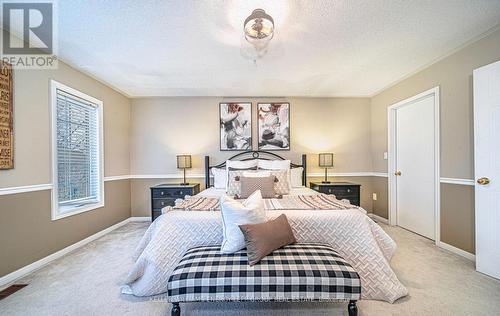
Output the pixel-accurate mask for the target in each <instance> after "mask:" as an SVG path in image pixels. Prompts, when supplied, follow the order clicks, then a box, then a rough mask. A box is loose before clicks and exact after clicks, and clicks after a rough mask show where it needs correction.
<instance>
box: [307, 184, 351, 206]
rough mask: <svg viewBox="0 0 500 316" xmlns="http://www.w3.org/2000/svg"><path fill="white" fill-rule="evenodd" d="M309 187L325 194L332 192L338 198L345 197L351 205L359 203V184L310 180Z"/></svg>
mask: <svg viewBox="0 0 500 316" xmlns="http://www.w3.org/2000/svg"><path fill="white" fill-rule="evenodd" d="M309 187H310V188H311V189H313V190H314V191H318V192H321V193H325V194H333V195H335V197H336V198H337V199H338V200H343V199H347V200H349V201H350V202H351V204H353V205H357V206H359V205H360V201H361V199H360V192H361V184H356V183H350V182H330V183H321V182H311V183H309Z"/></svg>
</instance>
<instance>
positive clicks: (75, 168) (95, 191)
mask: <svg viewBox="0 0 500 316" xmlns="http://www.w3.org/2000/svg"><path fill="white" fill-rule="evenodd" d="M51 99H52V100H51V101H52V102H51V104H52V169H53V177H52V178H53V179H52V182H53V190H52V219H53V220H56V219H60V218H64V217H67V216H70V215H74V214H78V213H82V212H85V211H90V210H92V209H95V208H98V207H102V206H104V183H103V174H104V172H103V165H104V164H103V150H102V101H99V100H97V99H94V98H92V97H90V96H88V95H86V94H84V93H81V92H79V91H77V90H75V89H72V88H70V87H67V86H65V85H63V84H61V83H59V82H56V81H54V80H52V81H51Z"/></svg>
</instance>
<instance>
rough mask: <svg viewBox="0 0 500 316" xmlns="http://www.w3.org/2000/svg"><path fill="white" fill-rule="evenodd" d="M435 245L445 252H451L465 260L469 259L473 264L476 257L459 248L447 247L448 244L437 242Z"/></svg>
mask: <svg viewBox="0 0 500 316" xmlns="http://www.w3.org/2000/svg"><path fill="white" fill-rule="evenodd" d="M436 245H437V246H438V247H439V248H442V249H446V250H448V251H450V252H453V253H454V254H457V255H459V256H462V257H464V258H466V259H469V260H471V261H474V262H475V261H476V256H475V255H474V254H472V253H470V252H467V251H465V250H462V249H460V248H457V247H455V246H452V245H449V244H447V243H444V242H442V241H438V242H437V243H436Z"/></svg>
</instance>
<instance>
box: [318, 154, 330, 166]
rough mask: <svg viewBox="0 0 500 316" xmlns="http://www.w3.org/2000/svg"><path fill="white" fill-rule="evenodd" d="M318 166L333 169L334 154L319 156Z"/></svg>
mask: <svg viewBox="0 0 500 316" xmlns="http://www.w3.org/2000/svg"><path fill="white" fill-rule="evenodd" d="M318 162H319V163H318V164H319V166H320V167H323V168H331V167H333V154H332V153H323V154H319V160H318Z"/></svg>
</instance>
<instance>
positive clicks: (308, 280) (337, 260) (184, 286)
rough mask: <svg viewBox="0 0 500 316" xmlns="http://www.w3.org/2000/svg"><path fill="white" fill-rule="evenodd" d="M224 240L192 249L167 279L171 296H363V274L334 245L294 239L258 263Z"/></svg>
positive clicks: (185, 298) (194, 298) (289, 298)
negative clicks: (224, 247) (228, 248)
mask: <svg viewBox="0 0 500 316" xmlns="http://www.w3.org/2000/svg"><path fill="white" fill-rule="evenodd" d="M219 250H220V246H203V247H196V248H193V249H190V250H188V251H187V252H186V254H185V255H184V256H183V258H182V259H181V261H180V262H179V265H178V266H177V267H176V268H175V270H174V272H173V274H172V275H171V276H170V278H169V281H168V295H169V301H171V302H200V301H302V300H304V301H306V300H307V301H344V300H358V299H360V296H361V282H360V279H359V276H358V274H357V273H356V271H354V269H353V268H352V267H351V265H350V264H349V263H347V262H346V261H345V260H344V259H343V258H342V257H340V256H339V255H338V254H337V253H336V252H335V250H334V249H332V248H331V247H329V246H326V245H321V244H294V245H289V246H286V247H284V248H282V249H278V250H275V251H274V252H273V253H272V254H270V255H268V256H266V257H265V258H263V259H262V260H261V261H260V262H259V263H258V264H256V265H254V266H249V265H248V260H247V255H246V251H245V250H241V251H238V252H236V253H234V254H229V255H227V254H221V253H220V251H219Z"/></svg>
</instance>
